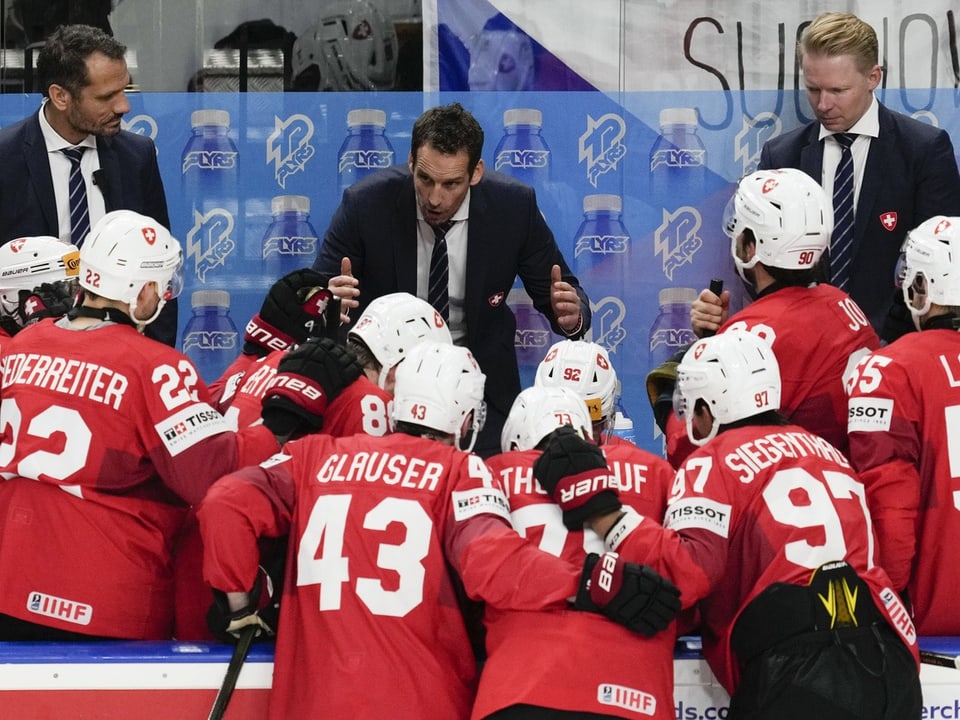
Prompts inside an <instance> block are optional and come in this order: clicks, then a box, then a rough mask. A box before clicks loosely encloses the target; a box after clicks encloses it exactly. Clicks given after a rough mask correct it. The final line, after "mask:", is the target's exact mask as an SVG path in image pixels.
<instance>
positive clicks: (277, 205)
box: [270, 195, 310, 215]
mask: <svg viewBox="0 0 960 720" xmlns="http://www.w3.org/2000/svg"><path fill="white" fill-rule="evenodd" d="M270 212H272V213H273V214H274V215H279V214H280V213H282V212H299V213H309V212H310V198H308V197H307V196H306V195H277V196H276V197H275V198H273V200H272V201H271V202H270Z"/></svg>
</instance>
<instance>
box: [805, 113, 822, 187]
mask: <svg viewBox="0 0 960 720" xmlns="http://www.w3.org/2000/svg"><path fill="white" fill-rule="evenodd" d="M819 137H820V124H819V123H811V124H810V127H809V129H808V130H807V138H806V140H807V142H806V144H805V145H804V146H803V148H801V150H800V169H801V170H803V171H804V172H805V173H806V174H807V175H809V176H810V177H812V178H813V179H814V180H816V181H817V182H818V183H819V182H820V181H821V180H823V143H822V142H820V140H819Z"/></svg>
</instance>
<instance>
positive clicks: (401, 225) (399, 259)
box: [386, 175, 417, 295]
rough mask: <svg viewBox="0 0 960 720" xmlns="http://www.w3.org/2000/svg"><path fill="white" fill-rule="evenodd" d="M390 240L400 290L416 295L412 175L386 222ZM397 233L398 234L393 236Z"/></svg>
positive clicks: (415, 214)
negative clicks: (394, 256)
mask: <svg viewBox="0 0 960 720" xmlns="http://www.w3.org/2000/svg"><path fill="white" fill-rule="evenodd" d="M386 230H387V237H388V238H389V239H388V243H390V244H391V245H392V246H393V247H394V248H395V251H394V252H395V253H396V258H395V260H396V262H395V263H394V267H395V268H396V273H397V275H396V280H397V290H398V291H400V292H408V293H410V294H411V295H416V294H417V196H416V193H415V192H414V190H413V176H412V175H408V176H407V179H406V182H404V184H403V187H402V190H401V191H400V192H399V193H398V194H397V198H396V204H395V205H394V208H393V215H392V217H391V218H390V220H389V221H388V223H387V228H386ZM393 233H397V235H398V236H397V237H393V236H392V235H393Z"/></svg>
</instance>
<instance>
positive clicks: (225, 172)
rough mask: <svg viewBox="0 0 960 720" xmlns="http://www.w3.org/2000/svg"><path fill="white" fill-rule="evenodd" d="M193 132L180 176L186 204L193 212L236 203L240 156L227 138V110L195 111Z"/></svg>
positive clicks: (228, 124) (191, 118) (228, 130)
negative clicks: (191, 207)
mask: <svg viewBox="0 0 960 720" xmlns="http://www.w3.org/2000/svg"><path fill="white" fill-rule="evenodd" d="M190 125H191V127H192V129H193V132H192V134H191V136H190V139H189V140H188V141H187V144H186V147H184V149H183V156H182V163H181V173H182V175H183V188H184V191H185V192H186V198H187V200H188V202H192V203H193V204H194V209H200V206H202V207H216V206H218V205H219V204H220V203H222V202H230V201H232V202H233V203H234V205H235V204H236V200H237V179H238V169H239V165H238V161H239V157H240V154H239V152H238V151H237V146H236V144H235V143H234V142H233V140H232V139H231V138H230V136H229V132H230V113H229V112H227V111H226V110H194V111H193V113H192V114H191V115H190Z"/></svg>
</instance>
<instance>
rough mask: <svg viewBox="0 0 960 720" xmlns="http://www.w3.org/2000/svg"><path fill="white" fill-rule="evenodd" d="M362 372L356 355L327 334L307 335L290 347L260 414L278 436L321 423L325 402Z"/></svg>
mask: <svg viewBox="0 0 960 720" xmlns="http://www.w3.org/2000/svg"><path fill="white" fill-rule="evenodd" d="M362 373H363V370H362V369H361V367H360V365H359V364H358V363H357V359H356V357H355V356H354V355H353V353H352V352H350V351H349V350H347V348H345V347H344V346H343V345H338V344H337V343H335V342H334V341H333V340H330V339H329V338H310V339H309V340H307V341H306V342H304V343H303V344H301V345H299V346H298V347H296V348H294V349H293V350H290V351H289V352H288V353H287V354H286V355H285V356H284V357H283V359H282V360H281V361H280V364H279V365H278V366H277V376H276V377H275V378H274V380H273V383H272V384H271V385H270V387H269V388H267V391H266V393H265V394H264V396H263V402H262V408H261V412H260V415H261V417H262V418H263V424H264V425H266V426H267V427H268V428H270V430H271V431H272V432H273V434H274V435H276V436H278V437H287V438H289V437H291V436H294V435H299V434H302V433H304V432H310V431H312V430H319V429H320V428H321V427H322V425H323V415H324V413H325V412H326V410H327V405H328V404H329V403H330V401H331V400H333V399H334V398H335V397H336V396H337V395H339V394H340V392H341V391H342V390H343V389H344V388H345V387H347V386H348V385H349V384H350V383H352V382H353V381H354V380H356V379H357V378H358V377H360V375H361V374H362Z"/></svg>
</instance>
